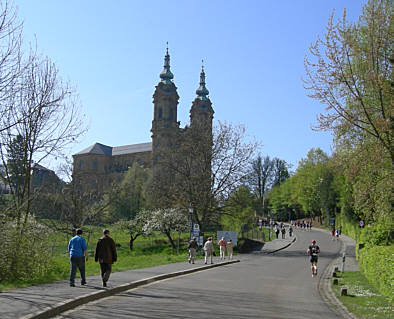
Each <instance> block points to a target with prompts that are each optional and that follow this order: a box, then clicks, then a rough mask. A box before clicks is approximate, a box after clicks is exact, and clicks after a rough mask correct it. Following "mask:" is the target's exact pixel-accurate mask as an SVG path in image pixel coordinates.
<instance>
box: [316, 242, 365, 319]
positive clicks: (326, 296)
mask: <svg viewBox="0 0 394 319" xmlns="http://www.w3.org/2000/svg"><path fill="white" fill-rule="evenodd" d="M340 241H341V249H340V252H339V253H338V256H337V257H336V258H334V259H333V260H332V261H331V262H330V263H329V264H328V266H327V267H326V268H325V269H324V271H323V273H322V275H321V277H320V279H319V283H318V290H319V294H320V296H321V297H322V299H323V300H324V302H325V303H326V304H327V305H328V306H329V307H330V308H331V309H332V310H333V311H334V312H336V313H337V314H338V315H340V316H342V318H344V319H358V318H357V317H356V316H355V315H354V314H352V313H351V312H350V311H349V310H348V309H347V308H346V307H345V305H344V304H343V303H342V302H341V301H340V300H339V299H338V298H337V296H336V295H335V293H334V291H333V290H332V287H331V282H330V280H331V272H332V271H333V269H334V265H336V264H339V263H340V261H341V255H342V254H343V253H344V252H345V251H346V244H345V243H344V241H343V240H342V239H341V238H340Z"/></svg>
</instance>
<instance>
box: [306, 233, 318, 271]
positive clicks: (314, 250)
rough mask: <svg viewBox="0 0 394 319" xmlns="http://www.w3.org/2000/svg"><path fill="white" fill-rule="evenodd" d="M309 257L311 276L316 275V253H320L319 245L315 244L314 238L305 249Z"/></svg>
mask: <svg viewBox="0 0 394 319" xmlns="http://www.w3.org/2000/svg"><path fill="white" fill-rule="evenodd" d="M306 253H307V254H309V256H311V258H310V262H311V270H312V277H314V276H316V275H317V259H318V257H317V254H318V253H320V248H319V246H317V245H316V240H312V245H310V246H309V248H308V250H307V251H306Z"/></svg>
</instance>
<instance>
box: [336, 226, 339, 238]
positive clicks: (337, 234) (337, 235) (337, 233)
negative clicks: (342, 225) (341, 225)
mask: <svg viewBox="0 0 394 319" xmlns="http://www.w3.org/2000/svg"><path fill="white" fill-rule="evenodd" d="M335 238H336V240H338V239H339V229H337V230H336V231H335Z"/></svg>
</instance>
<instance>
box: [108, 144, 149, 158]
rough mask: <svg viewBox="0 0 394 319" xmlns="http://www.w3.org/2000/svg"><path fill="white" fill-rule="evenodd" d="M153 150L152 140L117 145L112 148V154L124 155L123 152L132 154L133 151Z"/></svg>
mask: <svg viewBox="0 0 394 319" xmlns="http://www.w3.org/2000/svg"><path fill="white" fill-rule="evenodd" d="M151 151H152V143H151V142H148V143H140V144H131V145H124V146H115V147H113V148H112V156H115V155H123V154H132V153H141V152H151Z"/></svg>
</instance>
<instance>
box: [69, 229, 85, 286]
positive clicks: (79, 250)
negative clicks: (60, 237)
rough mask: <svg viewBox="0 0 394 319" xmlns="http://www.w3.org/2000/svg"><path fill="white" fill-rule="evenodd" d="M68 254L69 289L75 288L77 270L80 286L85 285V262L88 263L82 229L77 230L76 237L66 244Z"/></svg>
mask: <svg viewBox="0 0 394 319" xmlns="http://www.w3.org/2000/svg"><path fill="white" fill-rule="evenodd" d="M68 253H69V254H70V267H71V270H70V287H75V275H76V273H77V268H78V269H79V272H80V273H81V285H86V277H85V261H88V251H87V246H86V240H85V238H83V237H82V229H77V235H76V236H74V237H73V238H71V239H70V242H69V243H68Z"/></svg>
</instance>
